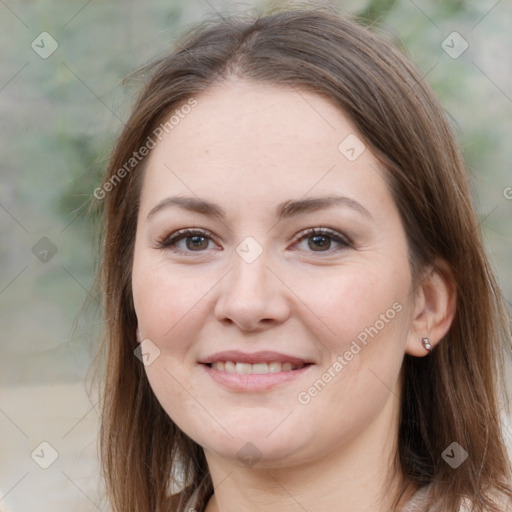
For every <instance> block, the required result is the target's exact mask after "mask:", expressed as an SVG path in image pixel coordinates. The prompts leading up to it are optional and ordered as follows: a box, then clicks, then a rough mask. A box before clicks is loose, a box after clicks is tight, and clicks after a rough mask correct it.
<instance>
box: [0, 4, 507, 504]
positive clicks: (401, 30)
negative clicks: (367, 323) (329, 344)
mask: <svg viewBox="0 0 512 512" xmlns="http://www.w3.org/2000/svg"><path fill="white" fill-rule="evenodd" d="M284 3H285V2H274V3H273V4H272V3H269V2H266V1H247V2H230V1H221V0H218V1H217V0H191V1H180V0H166V1H163V0H148V1H146V2H135V1H132V2H130V1H119V0H117V1H112V0H109V1H103V2H101V1H92V0H70V1H67V2H57V1H56V0H47V1H37V2H36V1H22V0H0V55H1V59H2V65H1V66H0V125H1V134H2V137H1V138H0V148H1V152H0V154H1V157H2V158H1V161H0V169H1V171H0V172H1V180H0V269H1V270H0V326H1V333H2V340H1V344H0V430H1V432H2V435H1V436H0V511H6V510H9V511H11V512H17V511H26V510H31V511H32V512H39V511H46V510H48V511H51V512H61V511H62V512H64V511H68V510H74V511H75V512H82V511H89V510H91V511H92V510H94V511H96V510H106V508H104V505H101V506H100V505H99V504H100V502H101V500H100V494H101V482H100V481H99V479H98V475H99V472H98V467H97V466H98V463H97V454H96V450H95V445H96V440H95V435H96V433H95V432H96V428H97V423H98V422H97V407H96V405H97V401H96V400H95V399H94V398H92V397H90V396H87V394H86V393H85V391H84V389H83V385H82V379H83V378H84V376H85V375H86V373H87V370H88V368H89V365H90V363H91V360H92V355H93V353H94V351H95V348H96V341H95V340H96V339H97V333H98V331H99V329H100V327H101V321H102V319H101V311H100V310H99V307H98V304H97V301H96V298H95V297H94V296H93V295H91V294H90V292H89V289H90V285H91V282H92V279H93V275H94V271H95V266H96V263H97V247H96V245H95V235H94V234H95V232H96V231H97V229H98V226H97V224H96V223H95V222H93V219H91V218H88V217H87V209H88V207H89V203H90V201H91V196H92V193H93V190H94V189H95V187H96V186H98V184H99V182H100V180H101V174H102V173H103V172H104V170H105V167H106V164H107V161H108V155H109V151H110V149H111V147H112V143H113V141H114V140H115V137H116V134H117V133H118V132H119V130H120V128H121V126H122V122H123V120H124V119H126V118H127V115H128V113H129V111H130V106H131V105H132V103H133V101H134V99H135V95H136V94H137V91H138V88H139V86H140V85H141V84H142V82H143V80H144V77H143V76H141V74H140V73H139V74H137V73H136V74H135V75H134V76H133V78H132V79H131V80H129V81H126V80H124V78H125V77H126V76H127V75H128V74H130V73H131V72H133V71H134V70H136V69H138V68H140V67H142V66H143V65H144V64H147V63H148V62H150V61H151V60H153V59H155V58H157V57H161V56H163V55H165V54H166V53H167V52H168V51H169V50H170V48H171V47H172V43H173V41H174V40H175V39H176V38H177V37H178V36H179V35H180V34H182V33H183V32H185V31H186V30H187V28H188V27H190V26H191V25H192V24H194V23H195V22H197V21H198V20H200V19H202V18H204V17H212V16H214V15H215V14H216V11H219V12H222V13H223V14H226V13H237V12H243V13H250V12H252V11H253V10H255V9H256V10H258V11H265V12H268V11H271V10H272V9H274V8H275V7H276V5H281V4H284ZM337 5H339V6H340V8H341V9H343V10H346V11H347V12H350V13H354V14H358V15H360V16H362V17H365V18H366V19H367V20H368V23H372V24H373V25H374V27H375V30H378V31H380V32H383V33H384V34H386V35H387V37H389V38H391V39H393V40H394V41H396V42H397V43H398V44H399V45H400V46H401V47H402V48H403V49H404V50H405V51H406V52H407V53H408V54H409V55H410V56H411V58H412V59H413V61H415V62H416V64H417V65H418V66H419V67H420V68H421V70H422V71H423V73H424V75H425V80H428V81H429V82H430V83H431V84H432V85H433V87H434V89H435V90H436V91H437V93H438V95H439V96H440V98H441V100H442V102H443V104H444V105H445V107H446V110H447V112H448V114H449V116H450V118H451V120H452V122H453V125H454V127H455V128H456V130H457V133H458V136H459V139H460V143H461V145H462V148H463V151H464V154H465V157H466V159H467V162H468V167H469V170H470V174H471V182H472V187H473V192H474V200H475V204H476V206H477V210H478V213H479V217H480V219H481V226H482V230H483V232H484V236H485V242H486V245H487V249H488V253H489V257H490V259H491V262H492V265H493V266H494V268H495V270H496V272H497V275H498V278H499V280H500V283H501V285H502V287H503V290H504V294H505V297H506V298H507V300H508V303H509V305H510V301H511V300H512V271H511V266H510V261H512V244H511V239H512V233H511V219H512V215H511V213H512V188H511V187H512V174H511V172H510V171H511V162H512V143H511V125H512V58H511V55H512V31H511V30H510V27H511V26H512V2H510V0H451V1H434V0H394V1H390V0H376V1H366V0H353V1H352V0H351V1H338V2H337ZM44 32H47V33H48V34H49V35H45V34H43V33H44ZM454 32H457V33H458V35H456V34H455V35H454V34H453V33H454ZM443 41H445V42H444V43H443ZM466 43H467V45H468V47H467V49H466V50H465V51H464V52H463V53H462V54H461V55H455V54H456V53H458V52H457V51H455V50H457V49H461V48H462V47H463V46H464V45H465V44H466ZM461 45H462V46H461ZM55 46H57V47H56V48H55ZM450 47H451V50H450ZM52 50H54V51H53V53H51V55H50V54H49V53H50V52H51V51H52ZM450 54H451V55H450ZM42 441H45V442H48V443H50V444H51V446H52V447H53V448H54V450H55V451H56V453H58V458H57V459H56V460H55V462H54V464H53V465H52V466H51V467H50V468H48V469H46V470H44V469H42V468H41V467H38V465H36V464H35V462H37V457H34V456H33V455H32V456H30V454H31V453H32V454H33V453H40V451H41V449H42V448H41V446H42V445H40V443H41V442H42ZM46 451H47V452H48V450H46ZM39 462H40V461H39ZM39 466H40V464H39Z"/></svg>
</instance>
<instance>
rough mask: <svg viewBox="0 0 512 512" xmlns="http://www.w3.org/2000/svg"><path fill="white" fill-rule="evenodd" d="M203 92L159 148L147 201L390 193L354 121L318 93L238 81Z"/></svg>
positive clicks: (239, 202) (144, 198)
mask: <svg viewBox="0 0 512 512" xmlns="http://www.w3.org/2000/svg"><path fill="white" fill-rule="evenodd" d="M195 100H196V101H197V104H196V105H195V106H194V107H193V108H191V109H187V113H186V114H184V113H182V114H181V116H179V117H175V118H174V120H175V121H176V120H178V119H179V122H177V123H175V124H173V128H172V130H170V131H169V132H168V133H164V134H163V136H162V139H161V141H160V142H158V144H157V146H156V147H155V148H154V149H153V150H152V153H151V155H150V157H149V162H148V166H147V170H146V176H145V179H144V186H143V192H142V204H141V208H146V209H148V208H150V207H151V205H150V204H145V203H148V202H151V203H154V202H157V201H159V200H161V199H162V198H164V197H165V196H166V195H168V194H170V193H172V194H180V193H183V194H186V195H190V193H191V192H192V194H195V195H198V196H201V197H204V198H212V199H215V200H216V201H222V200H224V201H226V200H229V202H230V203H231V204H232V205H233V206H237V205H238V206H242V205H243V204H247V201H254V202H263V203H266V202H267V203H268V202H269V201H271V200H272V199H275V202H279V201H282V200H287V199H289V198H290V197H296V198H298V197H302V196H304V195H305V194H308V192H311V193H312V194H313V195H318V194H321V193H331V192H339V193H345V192H351V193H352V194H353V195H358V196H359V197H360V198H361V197H364V196H365V195H367V194H368V193H371V194H373V195H374V196H377V197H379V196H382V195H384V196H385V195H386V194H387V195H389V193H388V192H387V190H386V189H387V187H386V185H385V182H384V180H383V171H382V170H381V169H380V165H379V163H378V162H377V160H376V159H375V157H374V156H373V155H372V154H371V152H370V150H369V149H368V148H366V149H364V146H363V144H364V143H363V141H361V140H360V137H357V135H356V134H355V128H354V126H353V125H352V123H351V121H350V120H349V119H348V118H347V117H346V116H345V115H344V114H343V112H342V111H341V109H339V108H337V107H336V106H335V105H334V104H333V103H331V102H329V101H328V100H326V99H324V98H323V97H321V96H319V95H317V94H314V93H311V92H307V91H303V90H298V89H295V88H291V87H290V88H288V87H278V86H273V85H268V84H261V83H254V82H247V81H233V82H228V83H225V84H223V85H222V86H217V87H215V88H211V89H209V90H208V91H206V92H205V93H203V94H201V95H199V96H198V97H196V98H195ZM347 141H348V142H347ZM340 144H341V146H340ZM352 148H353V149H354V151H351V150H352ZM347 149H348V150H349V153H347ZM362 149H364V150H363V151H362V153H361V154H360V155H359V156H358V157H357V158H356V159H354V158H353V156H354V154H355V156H357V154H358V153H359V152H361V150H362ZM381 199H386V198H381ZM387 199H388V200H389V197H388V198H387Z"/></svg>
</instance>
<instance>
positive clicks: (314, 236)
mask: <svg viewBox="0 0 512 512" xmlns="http://www.w3.org/2000/svg"><path fill="white" fill-rule="evenodd" d="M297 240H298V242H300V243H302V242H307V249H306V250H308V249H309V250H310V251H313V252H328V251H330V249H332V245H333V242H334V243H336V244H338V247H337V248H335V249H334V251H337V250H340V249H343V248H346V247H352V243H351V242H350V241H349V240H348V238H347V237H345V236H343V235H342V234H341V233H338V232H337V231H334V230H332V229H328V228H310V229H307V230H305V231H302V232H301V233H299V235H298V236H297ZM300 243H299V244H297V245H300ZM330 252H333V251H330Z"/></svg>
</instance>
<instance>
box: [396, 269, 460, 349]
mask: <svg viewBox="0 0 512 512" xmlns="http://www.w3.org/2000/svg"><path fill="white" fill-rule="evenodd" d="M415 296H416V297H415V306H414V314H413V316H412V323H411V328H410V330H409V334H408V336H407V343H406V349H405V351H406V353H407V354H409V355H411V356H416V357H422V356H426V355H428V351H427V350H426V349H425V348H424V347H423V345H422V343H421V338H428V339H429V340H430V344H431V345H432V347H435V346H436V345H437V344H438V343H439V342H440V341H441V339H442V338H443V336H444V335H445V334H446V333H447V332H448V330H449V329H450V326H451V324H452V321H453V318H454V317H455V311H456V303H457V292H456V286H455V281H454V279H453V276H452V272H451V270H450V267H449V266H448V264H447V263H446V262H445V261H442V260H439V259H438V260H436V262H435V265H434V266H433V267H432V268H431V269H430V272H428V273H427V274H426V275H425V277H424V278H423V280H422V281H421V282H420V284H419V285H418V288H417V289H416V290H415Z"/></svg>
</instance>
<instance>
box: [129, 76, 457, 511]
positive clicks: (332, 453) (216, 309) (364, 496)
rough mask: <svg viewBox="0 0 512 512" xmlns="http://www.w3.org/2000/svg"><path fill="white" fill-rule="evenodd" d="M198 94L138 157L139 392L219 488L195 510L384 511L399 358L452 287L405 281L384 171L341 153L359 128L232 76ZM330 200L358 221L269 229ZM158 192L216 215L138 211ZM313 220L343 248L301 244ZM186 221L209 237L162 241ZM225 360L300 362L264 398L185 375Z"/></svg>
mask: <svg viewBox="0 0 512 512" xmlns="http://www.w3.org/2000/svg"><path fill="white" fill-rule="evenodd" d="M196 99H197V102H198V104H197V106H196V107H195V108H194V109H192V111H191V112H190V113H189V114H188V115H187V116H186V117H185V118H184V119H183V120H181V121H180V123H179V124H178V125H177V126H175V127H174V129H173V130H172V131H171V132H169V133H168V134H166V135H164V137H163V138H162V140H161V141H160V142H159V143H158V144H157V146H156V147H155V149H154V150H153V151H152V153H151V155H150V158H149V162H148V166H147V169H146V175H145V177H144V182H143V187H142V192H141V202H140V211H139V217H138V226H137V234H136V241H135V255H134V264H133V276H132V277H133V298H134V304H135V309H136V314H137V319H138V322H139V328H140V332H141V338H143V339H149V340H151V343H152V344H153V345H152V346H156V347H158V350H159V351H160V354H159V356H158V357H157V358H156V359H155V360H154V362H153V363H151V364H150V365H148V366H146V367H145V369H146V373H147V376H148V379H149V382H150V384H151V387H152V389H153V390H154V393H155V395H156V397H157V398H158V400H159V402H160V403H161V405H162V406H163V408H164V409H165V410H166V412H167V413H168V414H169V416H170V417H171V418H172V419H173V421H174V422H175V423H176V424H177V425H178V426H179V427H180V428H181V429H182V430H183V431H184V432H185V433H186V434H187V435H188V436H190V437H191V438H192V439H193V440H195V441H196V442H197V443H198V444H199V445H201V446H202V447H203V449H204V451H205V455H206V458H207V461H208V466H209V469H210V472H211V475H212V479H213V482H214V486H215V494H214V496H213V497H212V499H211V500H210V502H209V504H208V507H207V511H208V512H216V511H220V512H234V511H239V510H244V511H249V512H252V511H258V512H266V511H270V510H272V511H275V510H281V511H282V512H294V511H303V510H307V511H309V512H316V511H318V512H320V511H322V512H326V511H336V512H349V511H350V512H363V511H372V512H379V511H382V512H389V507H390V503H391V501H390V500H391V494H392V493H391V492H390V490H391V489H395V487H396V486H397V484H398V481H399V479H400V477H401V475H400V474H398V473H397V472H396V471H395V470H394V469H393V466H392V461H393V458H394V455H395V453H396V450H397V443H396V438H397V418H398V414H399V396H400V377H401V373H400V369H401V365H402V360H403V357H404V354H406V353H408V354H411V355H413V356H416V357H423V356H425V355H427V351H426V350H425V349H424V348H423V346H422V345H421V342H420V338H421V337H426V336H428V337H429V339H430V341H431V344H432V345H433V346H435V344H436V343H438V342H439V340H440V339H441V338H442V336H443V335H444V334H445V333H446V332H447V330H448V328H449V325H450V323H451V320H452V318H453V314H454V292H453V287H451V285H450V283H449V281H448V280H447V279H446V278H445V277H443V275H441V274H440V273H438V272H434V271H432V272H430V273H427V277H426V278H425V279H424V280H423V281H422V282H421V283H420V284H419V285H417V286H414V285H413V281H412V275H411V270H410V267H409V264H408V259H407V240H406V237H405V233H404V229H403V226H402V222H401V219H400V216H399V213H398V210H397V208H396V205H395V203H394V201H393V198H392V196H391V193H390V191H389V188H388V186H387V184H386V181H385V179H384V171H383V169H382V168H381V166H380V165H379V163H378V162H377V160H376V159H375V157H374V156H373V155H372V153H371V152H370V150H369V149H368V147H367V148H366V150H365V151H364V152H363V153H362V154H361V155H360V156H359V157H358V158H357V159H356V160H355V161H353V162H351V161H349V160H348V159H347V158H346V157H345V156H344V155H343V154H342V153H341V152H340V150H339V149H338V146H339V144H340V142H342V141H343V140H344V139H345V138H346V137H347V136H348V135H350V134H354V133H355V129H354V127H353V125H352V123H351V122H350V120H349V119H347V117H346V116H345V115H344V114H343V113H342V112H341V111H340V110H339V109H338V108H336V107H335V106H334V105H332V104H331V103H329V102H328V101H327V100H326V99H324V98H322V97H320V96H318V95H315V94H313V93H309V92H305V91H301V92H300V93H299V92H298V91H296V90H293V89H291V88H290V89H288V88H283V87H276V86H271V85H263V84H257V83H252V82H248V81H243V80H234V79H233V80H231V81H229V82H227V83H225V84H223V85H222V86H217V87H216V88H212V89H209V90H208V91H207V92H205V93H203V94H202V95H200V96H198V97H197V98H196ZM333 194H337V195H342V196H346V197H349V198H351V199H352V200H354V201H357V202H358V203H359V204H360V205H362V206H363V207H364V209H366V210H367V212H368V214H369V215H366V214H363V213H361V212H360V211H357V210H356V209H354V208H352V207H350V206H346V205H345V206H339V205H337V206H332V207H330V208H327V209H322V210H318V211H313V212H307V213H301V214H298V215H295V216H291V217H289V218H284V219H281V220H279V221H278V220H277V218H276V215H275V213H276V207H277V205H278V204H280V203H282V202H284V201H290V200H297V199H303V198H311V197H322V196H328V195H333ZM170 196H192V197H194V198H196V199H197V198H201V199H204V200H207V201H210V202H213V203H215V204H217V205H219V206H220V207H221V208H222V209H223V210H224V211H225V213H226V217H225V218H223V219H221V218H219V217H218V216H215V215H213V216H209V215H204V214H202V213H197V212H191V211H188V210H186V209H184V208H182V207H179V206H176V205H173V206H168V207H164V208H161V209H160V210H159V211H158V212H156V213H154V214H153V215H150V216H149V218H148V214H149V212H150V211H151V210H152V209H153V208H154V207H155V206H156V205H158V204H159V203H160V202H161V201H162V200H164V199H166V198H168V197H170ZM313 227H320V228H321V227H326V228H330V229H332V230H335V231H336V232H338V233H340V234H341V235H342V236H345V237H349V239H350V241H351V242H352V245H349V246H347V245H343V244H341V243H338V242H336V241H334V240H332V239H329V238H328V237H327V239H318V238H315V237H311V236H309V238H307V236H308V235H306V236H305V238H303V239H302V240H297V237H296V236H297V235H300V234H301V232H303V231H304V230H306V229H308V228H313ZM185 228H203V229H208V230H210V231H211V232H212V233H213V234H214V235H215V240H213V239H208V238H206V239H203V238H198V239H195V242H196V245H194V244H192V245H188V246H187V240H186V239H183V240H181V241H180V242H178V244H177V246H171V247H166V248H161V247H159V242H160V241H161V240H163V239H165V238H166V237H168V236H169V235H170V234H172V233H174V232H176V231H177V230H178V229H185ZM248 236H251V237H253V238H254V239H255V240H256V241H257V243H258V244H259V246H260V247H261V249H262V250H263V252H262V253H261V255H260V256H259V257H258V258H257V259H256V260H255V261H254V262H252V263H247V262H246V261H244V259H243V258H242V257H240V255H239V254H238V253H237V252H236V250H235V249H236V248H237V246H238V245H239V244H240V243H241V242H242V241H243V240H244V239H245V238H246V237H248ZM329 240H330V241H329ZM191 242H192V240H191V239H190V238H189V239H188V243H189V244H190V243H191ZM197 246H199V247H200V249H199V250H197ZM318 246H320V247H321V248H323V249H324V250H318ZM325 246H327V249H326V248H325ZM397 303H398V304H399V305H400V306H401V310H400V312H399V313H397V314H396V315H395V316H394V318H393V319H392V320H389V321H388V322H387V323H385V327H384V328H382V329H380V330H379V331H378V334H377V335H375V336H374V337H372V338H369V339H368V343H367V345H366V346H364V345H362V344H360V345H361V347H362V348H361V350H360V351H359V352H358V353H357V354H356V355H354V357H353V358H352V360H350V361H349V362H348V364H347V365H344V366H343V369H342V370H341V371H339V372H337V373H335V377H334V378H332V379H331V381H330V382H329V383H328V384H327V385H326V386H325V387H324V388H323V389H322V390H321V392H319V393H318V394H317V395H316V396H314V397H312V398H311V400H310V401H309V402H308V403H307V404H303V403H300V402H299V400H298V395H299V393H301V392H304V391H307V390H308V389H309V388H310V387H311V385H312V384H313V383H314V382H315V381H316V380H317V379H319V378H321V377H322V374H323V373H324V372H326V371H328V369H329V368H332V366H333V362H334V361H336V359H337V356H338V355H340V354H344V353H345V352H346V351H347V350H349V349H350V347H351V343H352V342H353V340H355V339H356V338H357V336H358V334H360V333H361V332H362V331H364V329H365V327H369V326H372V325H375V323H376V321H377V320H379V318H381V316H380V315H382V314H386V311H388V310H389V309H390V308H392V305H393V304H395V305H396V304H397ZM222 350H240V351H244V352H257V351H260V350H274V351H279V352H283V353H286V354H291V355H295V356H297V357H301V358H303V359H306V360H308V361H312V362H314V364H313V365H312V366H310V367H309V368H308V370H307V372H305V373H303V374H302V375H301V376H300V377H297V378H296V379H294V380H292V381H291V382H288V383H284V384H280V385H278V386H276V387H274V388H272V389H270V390H267V391H261V392H244V391H233V390H230V389H227V388H225V387H223V386H222V385H221V384H219V383H217V382H215V381H214V380H213V379H212V378H211V376H210V375H209V374H207V372H205V371H204V367H203V366H202V365H200V364H198V362H199V361H201V360H202V359H204V357H206V356H207V355H211V354H213V353H214V352H218V351H222ZM331 371H332V370H331ZM248 442H250V443H252V445H249V446H251V448H250V449H251V450H253V451H254V455H255V456H256V454H257V456H258V457H259V460H257V462H256V463H255V464H253V465H250V466H249V465H248V464H247V463H246V462H245V461H244V460H241V458H240V457H239V456H238V455H237V454H238V452H239V450H240V449H241V448H242V447H244V445H246V443H248ZM252 446H254V447H256V448H252ZM414 490H415V489H414V487H412V486H411V488H410V492H411V493H412V492H414Z"/></svg>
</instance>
